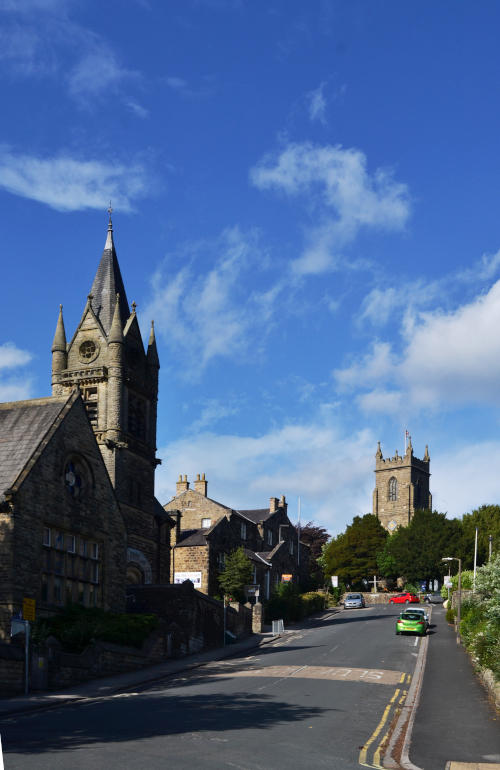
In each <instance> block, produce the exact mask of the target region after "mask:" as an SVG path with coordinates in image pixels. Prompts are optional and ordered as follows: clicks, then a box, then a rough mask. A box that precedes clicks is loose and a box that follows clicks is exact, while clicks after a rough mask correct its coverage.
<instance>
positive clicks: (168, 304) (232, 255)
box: [146, 227, 278, 376]
mask: <svg viewBox="0 0 500 770" xmlns="http://www.w3.org/2000/svg"><path fill="white" fill-rule="evenodd" d="M210 255H211V256H210ZM202 259H204V260H206V261H207V262H208V263H209V264H210V265H211V267H210V268H209V269H208V271H206V272H205V271H204V270H203V268H199V269H196V268H195V266H194V265H195V263H201V261H202ZM182 261H183V262H184V263H186V262H187V265H186V266H185V267H183V268H182V269H181V270H180V271H179V272H178V273H176V274H175V275H173V276H172V274H171V273H170V272H169V273H168V276H167V277H165V275H164V274H163V272H162V271H161V270H160V271H159V272H157V273H156V275H155V276H153V279H152V289H153V296H152V299H151V302H150V303H149V306H148V307H147V309H146V314H147V315H149V317H151V318H154V319H155V323H156V327H157V329H158V330H159V332H160V334H163V335H164V336H165V340H166V341H167V343H168V344H170V345H172V346H173V347H174V348H175V350H176V352H177V354H178V355H180V356H182V358H183V360H184V362H185V366H186V370H185V371H186V375H187V376H199V375H200V374H201V372H202V370H203V369H204V367H205V366H206V365H207V364H208V363H209V362H210V361H211V360H212V359H214V358H224V357H228V356H229V357H231V358H232V359H233V360H237V359H238V358H240V357H241V356H242V355H243V354H246V353H248V350H249V345H250V341H251V340H252V339H253V338H254V336H255V332H256V330H257V329H259V331H260V333H261V334H265V331H266V327H267V326H268V325H269V323H270V317H271V315H272V312H273V308H274V304H273V303H274V300H275V299H276V296H277V294H276V291H278V290H276V291H275V290H274V289H273V287H267V286H266V289H265V291H263V292H262V293H259V292H258V291H254V292H251V293H249V292H248V281H247V279H246V277H247V275H248V273H249V271H250V272H252V274H253V275H254V277H255V273H256V272H257V270H258V269H259V268H260V269H262V264H263V262H265V257H264V256H263V254H262V250H261V248H260V245H259V243H258V236H257V234H256V233H247V234H243V233H242V232H241V231H240V230H239V228H238V227H233V228H227V229H226V230H224V232H223V233H222V234H221V236H220V237H219V238H217V239H215V240H214V241H211V242H210V241H202V242H198V243H191V244H188V245H187V246H186V247H185V249H184V253H183V255H182Z"/></svg>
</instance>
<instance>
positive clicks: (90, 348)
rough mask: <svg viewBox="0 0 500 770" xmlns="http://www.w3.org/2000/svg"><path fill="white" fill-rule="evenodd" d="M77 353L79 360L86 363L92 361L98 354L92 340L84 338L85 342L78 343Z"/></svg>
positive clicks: (97, 349)
mask: <svg viewBox="0 0 500 770" xmlns="http://www.w3.org/2000/svg"><path fill="white" fill-rule="evenodd" d="M78 353H79V356H80V361H84V362H86V363H88V362H89V361H93V360H94V358H97V356H98V354H99V348H98V347H97V345H96V344H95V342H94V341H93V340H85V342H82V344H81V345H80V348H79V351H78Z"/></svg>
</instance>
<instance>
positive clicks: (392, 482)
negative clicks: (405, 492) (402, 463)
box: [389, 476, 398, 500]
mask: <svg viewBox="0 0 500 770" xmlns="http://www.w3.org/2000/svg"><path fill="white" fill-rule="evenodd" d="M397 499H398V482H397V481H396V479H395V477H394V476H392V477H391V478H390V479H389V500H397Z"/></svg>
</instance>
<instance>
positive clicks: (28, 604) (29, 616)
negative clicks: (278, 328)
mask: <svg viewBox="0 0 500 770" xmlns="http://www.w3.org/2000/svg"><path fill="white" fill-rule="evenodd" d="M35 607H36V601H35V599H27V598H26V597H24V599H23V618H24V620H35Z"/></svg>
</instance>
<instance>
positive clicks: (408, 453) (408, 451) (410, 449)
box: [406, 436, 413, 455]
mask: <svg viewBox="0 0 500 770" xmlns="http://www.w3.org/2000/svg"><path fill="white" fill-rule="evenodd" d="M406 454H407V455H412V454H413V445H412V443H411V436H408V446H407V447H406Z"/></svg>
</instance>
